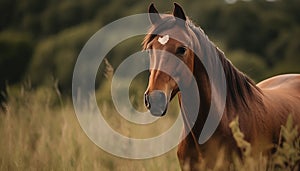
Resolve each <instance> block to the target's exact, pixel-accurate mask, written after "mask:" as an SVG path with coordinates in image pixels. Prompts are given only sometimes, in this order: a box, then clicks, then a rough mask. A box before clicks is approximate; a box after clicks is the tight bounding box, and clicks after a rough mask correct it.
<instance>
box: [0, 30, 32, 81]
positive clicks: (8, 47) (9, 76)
mask: <svg viewBox="0 0 300 171" xmlns="http://www.w3.org/2000/svg"><path fill="white" fill-rule="evenodd" d="M32 52H33V43H32V42H31V37H30V35H28V34H21V33H20V32H18V31H15V30H5V31H2V32H1V33H0V84H4V82H6V81H7V82H9V83H15V82H18V81H19V80H20V79H21V78H22V77H23V76H24V72H25V70H26V68H27V65H28V64H29V60H30V58H31V55H32Z"/></svg>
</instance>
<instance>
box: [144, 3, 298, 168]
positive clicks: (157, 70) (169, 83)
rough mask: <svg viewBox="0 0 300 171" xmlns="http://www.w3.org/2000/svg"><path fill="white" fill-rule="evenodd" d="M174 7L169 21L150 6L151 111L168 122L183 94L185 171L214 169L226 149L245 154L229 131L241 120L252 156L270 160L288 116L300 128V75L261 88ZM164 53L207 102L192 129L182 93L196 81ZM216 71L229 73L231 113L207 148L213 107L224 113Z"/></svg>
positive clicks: (181, 150)
mask: <svg viewBox="0 0 300 171" xmlns="http://www.w3.org/2000/svg"><path fill="white" fill-rule="evenodd" d="M174 5H175V8H174V11H173V14H164V15H162V14H159V13H158V12H157V10H156V9H155V7H154V6H153V4H151V5H150V6H149V19H150V21H151V23H152V27H151V28H150V30H149V32H148V34H147V35H146V37H145V39H144V42H143V45H144V49H145V50H149V51H151V52H149V53H150V55H149V56H150V65H153V66H155V67H154V68H152V69H150V78H149V85H148V88H147V90H146V92H145V105H146V107H147V108H148V109H149V110H150V112H151V113H152V114H153V115H155V116H162V115H164V114H165V112H166V110H167V106H168V103H169V101H170V100H172V98H173V97H174V96H175V95H176V94H178V98H179V102H180V105H181V110H182V117H183V120H184V125H185V126H184V131H183V135H184V137H185V138H184V139H183V140H182V141H181V142H180V144H179V147H178V158H179V162H180V164H181V167H182V169H184V168H188V170H197V164H199V162H200V163H201V162H205V163H206V165H207V166H208V167H213V166H214V163H215V161H216V159H217V157H218V156H217V155H218V154H219V153H218V152H219V151H220V150H221V149H224V150H225V155H226V154H231V153H232V152H237V153H240V151H239V149H238V147H237V144H236V142H235V141H234V139H233V135H232V133H231V131H230V128H229V123H230V122H231V121H232V120H233V119H234V118H236V116H239V123H240V129H241V131H242V132H243V133H244V134H245V139H246V140H247V141H248V142H250V143H251V145H252V154H253V155H254V156H255V155H257V156H258V155H260V154H266V155H267V154H270V153H271V151H272V149H273V147H274V146H275V144H277V143H278V139H279V134H280V127H281V125H283V124H284V123H285V122H286V119H287V117H288V115H289V114H291V115H292V116H293V119H294V122H295V123H296V124H298V125H299V124H300V75H299V74H288V75H280V76H276V77H272V78H269V79H267V80H265V81H262V82H261V83H259V84H257V85H255V83H254V82H253V81H252V80H251V79H250V78H248V77H247V76H246V75H245V74H243V73H242V72H240V71H239V70H238V69H237V68H235V67H234V66H233V65H232V63H231V62H230V61H229V60H228V59H226V57H225V55H224V53H223V52H222V51H221V50H220V49H218V48H217V47H216V46H215V45H214V44H213V43H212V42H211V41H210V40H209V39H208V38H207V36H206V35H205V33H204V32H203V31H202V30H201V29H200V28H199V27H196V26H195V25H194V24H193V23H192V22H191V21H190V20H189V19H188V18H187V17H186V16H185V13H184V11H183V9H182V8H181V7H180V6H179V5H178V4H176V3H174ZM153 14H155V15H153ZM180 21H183V22H180ZM174 37H176V38H178V39H180V40H181V41H179V40H177V39H174ZM163 51H165V52H167V53H168V54H172V55H173V56H176V57H177V58H178V59H180V60H181V61H182V62H183V63H184V64H185V65H186V66H187V67H188V69H189V70H190V71H191V72H192V73H193V76H194V78H195V80H196V82H197V85H198V87H197V88H198V89H197V91H195V92H198V94H199V98H200V101H201V103H200V105H199V110H198V115H197V118H196V121H195V123H190V121H189V119H188V118H189V116H188V115H189V114H188V112H187V111H188V108H189V104H186V103H183V100H182V92H181V90H180V89H179V86H178V84H177V83H178V82H185V84H187V86H188V84H189V81H186V80H187V77H190V76H188V75H185V74H186V72H182V71H181V70H180V67H178V66H177V65H175V64H174V63H170V62H169V60H166V59H164V57H165V56H164V55H166V54H167V53H163ZM159 52H161V53H159ZM217 61H219V62H220V64H221V70H220V69H218V68H217V66H219V65H217V64H216V63H217ZM163 68H168V69H169V70H170V69H171V70H173V72H175V75H178V77H176V78H173V77H171V76H170V75H169V74H167V73H165V72H162V71H161V70H162V69H163ZM216 70H219V71H221V73H222V72H223V73H224V75H225V79H226V80H225V83H226V85H223V87H224V89H225V91H226V97H225V102H224V104H225V106H224V107H225V108H224V110H222V115H220V116H221V117H220V122H217V123H218V125H217V127H216V130H215V131H214V132H213V134H212V135H211V136H210V137H209V138H208V139H207V140H205V141H204V143H203V144H199V143H198V142H199V138H200V136H201V131H202V129H203V128H204V126H205V122H206V120H207V118H208V114H209V111H210V110H211V106H212V105H213V104H217V107H218V104H220V103H216V102H214V101H213V100H212V99H217V100H218V99H221V98H219V97H217V98H215V97H212V92H213V91H214V89H216V88H215V87H216V85H214V84H215V83H214V82H211V81H210V80H211V79H212V78H210V77H209V73H208V72H215V73H216ZM216 92H218V91H216ZM217 95H218V94H217ZM220 96H221V95H220ZM229 162H230V161H229ZM184 166H188V167H184Z"/></svg>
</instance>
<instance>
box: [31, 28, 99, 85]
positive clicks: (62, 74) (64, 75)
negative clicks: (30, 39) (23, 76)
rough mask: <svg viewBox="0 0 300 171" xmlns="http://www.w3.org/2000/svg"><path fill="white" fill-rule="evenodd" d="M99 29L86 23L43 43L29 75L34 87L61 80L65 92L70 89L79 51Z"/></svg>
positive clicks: (36, 51)
mask: <svg viewBox="0 0 300 171" xmlns="http://www.w3.org/2000/svg"><path fill="white" fill-rule="evenodd" d="M97 28H98V25H97V24H93V23H86V24H82V25H80V26H78V27H74V28H70V29H67V30H64V31H62V32H61V33H59V34H58V35H55V36H53V37H51V38H48V39H45V40H44V41H41V42H40V43H39V44H38V46H37V47H36V50H35V52H34V54H33V58H32V62H31V64H30V67H29V70H28V73H27V77H28V78H29V79H30V80H31V81H32V84H33V86H38V85H43V84H46V85H49V84H51V83H52V82H53V80H59V84H60V86H61V88H62V89H63V90H66V89H70V85H71V79H72V72H73V68H74V65H75V62H76V59H77V57H78V54H79V51H80V49H81V48H82V47H83V45H84V43H85V42H86V41H87V40H88V38H89V37H90V36H92V34H93V33H94V32H95V31H96V30H97ZM45 66H46V67H45Z"/></svg>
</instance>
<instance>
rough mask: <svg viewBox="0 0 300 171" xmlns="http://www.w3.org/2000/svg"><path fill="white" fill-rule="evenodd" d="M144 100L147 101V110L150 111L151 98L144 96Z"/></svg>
mask: <svg viewBox="0 0 300 171" xmlns="http://www.w3.org/2000/svg"><path fill="white" fill-rule="evenodd" d="M144 100H145V106H146V107H147V109H150V107H151V106H150V103H149V96H148V94H145V95H144Z"/></svg>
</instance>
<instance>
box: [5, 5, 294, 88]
mask: <svg viewBox="0 0 300 171" xmlns="http://www.w3.org/2000/svg"><path fill="white" fill-rule="evenodd" d="M154 2H155V3H156V6H157V8H158V9H159V11H160V12H166V11H170V10H171V8H172V5H173V4H172V2H171V1H164V2H162V1H154ZM149 3H150V2H141V1H133V0H130V1H117V0H112V1H103V0H100V1H99V0H75V1H69V0H63V1H59V2H58V1H56V0H46V1H43V2H41V1H40V0H28V1H26V2H25V1H22V0H2V1H1V2H0V14H1V15H0V19H1V23H0V35H1V36H0V37H3V36H4V35H6V37H9V39H2V38H0V39H1V42H0V43H1V47H2V48H3V50H1V53H2V54H1V59H0V66H1V69H3V70H5V71H6V69H7V70H9V68H18V69H16V71H15V72H14V71H12V69H11V70H9V72H8V71H6V72H5V73H12V74H7V76H5V77H1V78H2V79H3V80H5V81H7V80H14V81H13V83H15V82H18V81H22V80H23V79H24V74H23V73H24V70H28V72H27V73H30V75H29V77H31V78H32V79H33V83H34V84H35V85H43V84H44V82H45V81H44V80H51V79H49V75H51V77H54V79H59V80H60V82H59V84H60V86H61V87H62V88H63V89H69V83H70V79H71V77H72V73H71V68H72V67H71V65H73V64H74V60H75V57H76V56H77V55H78V52H79V51H80V49H81V48H82V46H83V44H84V43H85V41H86V40H87V39H88V38H89V36H91V35H92V34H93V33H95V32H96V30H97V29H99V28H101V26H103V25H105V24H107V23H110V22H112V21H114V20H116V19H118V18H120V17H124V16H127V15H132V14H136V13H142V12H147V7H148V5H149ZM179 3H180V4H182V6H183V7H184V9H185V12H186V14H187V15H188V16H190V18H191V19H192V20H194V21H195V23H197V24H199V25H200V26H201V27H202V28H203V29H204V30H205V31H206V32H207V34H208V36H209V37H212V38H213V39H214V40H218V41H219V42H222V44H223V47H225V48H224V52H225V54H226V56H227V57H229V58H231V59H232V61H233V63H234V64H236V65H237V67H238V68H239V69H241V70H242V71H244V72H245V73H247V74H248V75H249V76H250V77H253V78H254V79H255V80H261V79H263V78H266V77H268V76H271V75H274V74H278V73H286V72H299V71H300V70H299V67H298V66H299V62H300V61H299V59H300V58H299V53H300V52H299V49H300V48H299V41H298V37H299V36H298V35H299V23H300V15H299V12H298V8H297V7H298V6H300V4H299V1H297V0H286V1H279V0H278V1H275V2H266V1H255V0H252V1H249V2H246V1H241V0H239V1H238V2H237V3H235V4H226V3H225V1H205V0H200V1H194V2H185V1H179ZM9 30H13V31H9ZM11 32H14V35H15V36H13V37H11V36H10V35H11ZM72 32H73V33H72ZM24 33H25V34H24ZM24 35H25V36H24ZM26 35H27V36H26ZM4 37H5V36H4ZM16 37H19V38H17V39H18V42H19V43H17V42H16V41H15V40H16ZM10 39H12V40H10ZM141 40H142V38H141V37H140V38H133V39H131V40H126V41H124V42H122V43H121V44H120V45H118V47H115V48H114V49H113V50H112V51H111V52H110V54H109V56H108V59H109V61H110V62H111V63H112V65H113V66H114V67H116V66H117V65H118V64H120V61H122V60H123V59H124V58H125V57H127V56H128V55H130V54H132V53H133V52H136V51H137V50H140V49H141V48H140V47H139V46H136V45H139V44H140V43H141ZM20 41H21V42H23V43H21V44H22V45H20ZM2 45H3V46H2ZM65 46H66V48H65ZM70 46H72V47H70ZM15 49H18V50H15ZM24 51H25V52H24ZM21 55H22V56H26V57H23V58H22V61H21V62H18V63H22V64H24V65H22V66H20V67H14V66H13V65H14V64H13V62H12V61H17V60H16V58H17V57H16V56H21ZM231 55H233V56H232V57H231ZM8 60H9V61H10V62H7V61H8ZM18 60H19V59H18ZM60 60H66V61H70V62H67V63H65V62H64V64H65V65H66V66H65V65H62V66H59V65H61V62H60ZM29 63H30V64H29ZM2 66H6V67H5V68H4V67H2ZM19 69H20V70H19ZM266 70H267V71H266ZM21 71H22V72H21ZM37 71H38V72H37ZM1 73H3V72H1ZM26 76H28V75H25V77H26ZM42 77H45V78H44V79H43V78H42ZM3 82H4V81H2V84H3ZM1 89H2V88H1Z"/></svg>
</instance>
